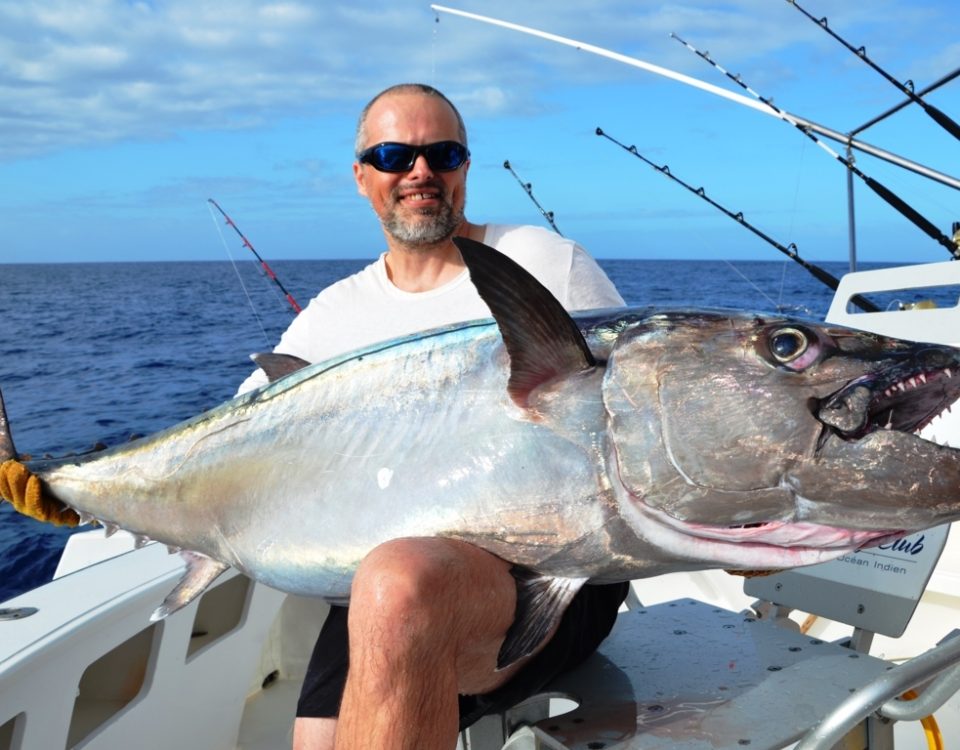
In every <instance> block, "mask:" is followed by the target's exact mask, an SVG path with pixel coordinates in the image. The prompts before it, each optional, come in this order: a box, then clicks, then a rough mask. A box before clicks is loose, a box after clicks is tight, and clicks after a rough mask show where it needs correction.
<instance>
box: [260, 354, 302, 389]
mask: <svg viewBox="0 0 960 750" xmlns="http://www.w3.org/2000/svg"><path fill="white" fill-rule="evenodd" d="M250 359H252V360H253V361H254V362H256V364H257V367H259V368H260V369H261V370H263V371H264V372H265V373H266V374H267V379H268V380H269V381H270V382H271V383H272V382H273V381H275V380H279V379H280V378H282V377H285V376H287V375H289V374H290V373H292V372H296V371H297V370H302V369H303V368H304V367H307V366H308V365H309V364H310V363H309V362H307V360H305V359H300V357H294V356H293V355H292V354H278V353H276V352H260V353H259V354H251V355H250Z"/></svg>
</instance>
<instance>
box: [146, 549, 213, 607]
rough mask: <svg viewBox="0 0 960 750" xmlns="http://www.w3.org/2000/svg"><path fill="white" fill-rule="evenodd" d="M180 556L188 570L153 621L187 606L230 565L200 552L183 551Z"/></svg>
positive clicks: (168, 595) (164, 601)
mask: <svg viewBox="0 0 960 750" xmlns="http://www.w3.org/2000/svg"><path fill="white" fill-rule="evenodd" d="M180 557H182V558H183V559H184V560H186V562H187V572H186V573H184V574H183V577H182V578H181V579H180V582H179V583H178V584H177V585H176V586H175V587H174V589H173V591H171V592H170V593H169V594H167V597H166V599H164V600H163V604H161V605H160V606H159V607H157V608H156V609H155V610H154V611H153V614H152V615H150V621H151V622H156V621H157V620H162V619H163V618H164V617H166V616H167V615H172V614H173V613H174V612H176V611H177V610H178V609H181V608H182V607H185V606H187V605H188V604H189V603H190V602H192V601H193V600H194V599H196V598H197V596H199V595H200V594H202V593H203V591H204V589H206V588H207V586H209V585H210V584H211V583H212V582H213V580H214V579H215V578H216V577H217V576H218V575H220V574H221V573H222V572H223V571H225V570H226V569H227V568H229V567H230V566H229V565H224V564H223V563H222V562H218V561H217V560H214V559H212V558H210V557H207V556H206V555H201V554H200V553H199V552H181V553H180Z"/></svg>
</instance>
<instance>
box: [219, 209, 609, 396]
mask: <svg viewBox="0 0 960 750" xmlns="http://www.w3.org/2000/svg"><path fill="white" fill-rule="evenodd" d="M483 242H484V244H486V245H490V246H491V247H494V248H496V249H497V250H499V251H500V252H501V253H503V254H504V255H507V256H509V257H510V258H512V259H513V260H515V261H516V262H517V263H519V264H520V265H521V266H523V267H524V268H525V269H527V270H528V271H529V272H530V273H531V274H532V275H533V276H534V277H536V278H537V280H539V281H540V283H541V284H543V285H544V286H545V287H547V289H549V290H550V291H551V292H552V293H553V295H554V296H555V297H556V298H557V299H558V300H559V301H560V303H561V304H562V305H563V306H564V307H565V308H566V309H568V310H590V309H594V308H599V307H618V306H622V305H623V304H624V302H623V298H622V297H621V296H620V294H619V292H617V290H616V287H614V285H613V283H612V282H611V281H610V279H608V278H607V276H606V274H605V273H604V272H603V270H602V269H601V268H600V266H599V265H597V262H596V261H595V260H594V259H593V258H591V257H590V256H589V255H588V254H587V252H586V251H585V250H584V249H583V248H582V247H580V246H579V245H578V244H576V243H575V242H573V241H572V240H568V239H564V238H563V237H561V236H560V235H558V234H556V233H554V232H551V231H549V230H547V229H543V228H541V227H534V226H509V225H504V224H487V225H486V226H485V230H484V236H483ZM385 255H386V253H384V254H382V255H381V256H380V257H379V258H378V259H377V260H375V261H374V262H373V263H371V264H370V265H369V266H367V267H366V268H364V269H363V270H361V271H358V272H357V273H355V274H353V275H352V276H348V277H347V278H345V279H342V280H340V281H338V282H336V283H334V284H331V285H330V286H328V287H327V288H326V289H324V290H322V291H321V292H320V293H319V294H318V295H317V296H316V297H314V298H313V299H312V300H311V301H310V304H309V305H307V307H306V308H305V309H304V310H303V311H302V312H301V313H300V314H299V315H297V317H296V318H294V320H293V322H292V323H291V324H290V327H289V328H287V330H286V331H285V332H284V334H283V336H282V337H281V338H280V342H279V343H278V344H277V346H276V348H275V349H274V351H275V352H278V353H282V354H292V355H294V356H296V357H300V358H301V359H304V360H306V361H307V362H320V361H322V360H324V359H329V358H330V357H334V356H337V355H339V354H343V353H345V352H348V351H352V350H354V349H359V348H361V347H364V346H368V345H370V344H375V343H377V342H379V341H386V340H388V339H392V338H396V337H398V336H406V335H408V334H411V333H416V332H417V331H422V330H426V329H428V328H435V327H437V326H442V325H447V324H448V323H457V322H460V321H464V320H473V319H476V318H485V317H489V316H490V308H489V307H487V305H486V304H485V303H484V301H483V300H482V299H481V298H480V295H479V294H478V293H477V290H476V288H475V287H474V286H473V284H472V283H471V282H470V274H469V272H468V271H467V270H464V271H463V272H462V273H461V274H459V275H458V276H457V277H456V278H454V279H452V280H450V281H449V282H447V283H446V284H443V285H442V286H439V287H437V288H436V289H430V290H429V291H425V292H405V291H403V290H401V289H398V288H397V287H396V286H394V285H393V283H392V282H391V281H390V279H389V278H388V276H387V267H386V263H385V261H384V257H385ZM266 382H267V378H266V375H265V374H264V372H263V371H262V370H257V371H256V372H254V373H253V374H252V375H251V376H250V377H249V378H247V379H246V380H245V381H244V382H243V384H242V385H241V386H240V389H239V391H238V392H239V393H244V392H246V391H249V390H252V389H253V388H257V387H259V386H261V385H265V384H266Z"/></svg>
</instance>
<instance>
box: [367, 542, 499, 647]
mask: <svg viewBox="0 0 960 750" xmlns="http://www.w3.org/2000/svg"><path fill="white" fill-rule="evenodd" d="M515 607H516V587H515V584H514V582H513V578H512V576H511V575H510V572H509V565H508V564H507V563H505V562H504V561H502V560H500V559H499V558H497V557H494V556H493V555H491V554H489V553H488V552H485V551H483V550H481V549H479V548H477V547H473V546H472V545H469V544H466V543H463V542H456V541H453V540H447V539H432V538H431V539H397V540H393V541H390V542H386V543H385V544H382V545H380V546H379V547H377V548H376V549H374V550H373V551H371V552H370V554H368V555H367V557H366V558H365V559H364V560H363V562H362V563H361V564H360V567H359V568H358V570H357V573H356V575H355V577H354V581H353V587H352V590H351V597H350V628H351V634H352V633H353V632H354V630H355V629H365V628H368V627H370V628H373V627H376V628H377V629H378V630H380V631H381V633H382V636H383V637H387V638H390V639H406V638H410V639H417V638H420V637H423V636H425V635H433V634H435V633H436V632H437V631H438V630H439V631H440V632H443V633H444V636H447V635H449V636H450V637H452V638H454V639H456V638H458V637H459V635H460V634H461V633H462V634H463V635H464V636H465V637H476V636H478V635H482V634H483V631H486V632H491V633H496V632H499V631H503V632H505V631H506V628H507V627H509V625H510V623H511V622H512V620H513V614H514V610H515ZM472 630H475V631H476V632H475V633H471V632H470V631H472Z"/></svg>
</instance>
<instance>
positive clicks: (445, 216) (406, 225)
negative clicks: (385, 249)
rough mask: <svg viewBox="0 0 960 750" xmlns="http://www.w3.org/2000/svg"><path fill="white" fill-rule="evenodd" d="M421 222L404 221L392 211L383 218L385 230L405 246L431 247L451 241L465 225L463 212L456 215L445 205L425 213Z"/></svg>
mask: <svg viewBox="0 0 960 750" xmlns="http://www.w3.org/2000/svg"><path fill="white" fill-rule="evenodd" d="M421 217H426V218H425V219H423V218H422V219H421V220H420V221H404V220H403V219H402V218H401V217H400V216H399V214H398V212H397V211H395V210H391V211H388V212H387V214H386V215H385V216H384V217H383V228H384V230H385V231H386V233H387V234H389V235H390V236H391V237H393V239H395V240H397V241H398V242H401V243H403V244H404V245H412V246H415V247H416V246H430V245H437V244H439V243H441V242H444V241H446V240H448V239H450V238H451V237H452V236H453V235H454V233H455V232H456V231H457V229H458V228H459V227H460V225H461V224H462V223H463V211H462V210H460V211H457V212H456V213H454V210H453V208H452V207H451V206H450V205H448V204H447V203H444V204H443V205H441V206H440V207H439V208H438V209H437V210H436V212H435V213H434V212H425V213H422V214H421Z"/></svg>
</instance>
